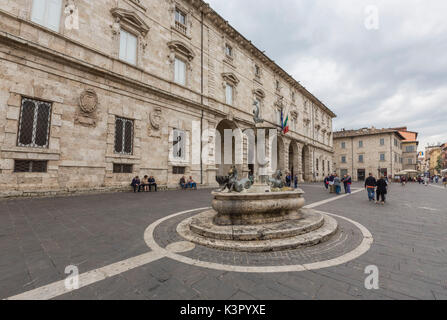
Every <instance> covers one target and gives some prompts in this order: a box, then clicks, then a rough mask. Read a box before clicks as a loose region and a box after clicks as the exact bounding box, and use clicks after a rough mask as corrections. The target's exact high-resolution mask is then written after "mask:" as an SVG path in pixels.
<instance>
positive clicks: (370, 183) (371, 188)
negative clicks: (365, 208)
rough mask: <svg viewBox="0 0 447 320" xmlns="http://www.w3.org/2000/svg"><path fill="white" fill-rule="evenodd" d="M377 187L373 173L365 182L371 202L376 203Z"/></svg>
mask: <svg viewBox="0 0 447 320" xmlns="http://www.w3.org/2000/svg"><path fill="white" fill-rule="evenodd" d="M376 186H377V181H376V178H374V177H373V175H372V173H370V174H369V177H368V178H366V180H365V188H366V190H367V191H368V198H369V201H374V194H375V190H376Z"/></svg>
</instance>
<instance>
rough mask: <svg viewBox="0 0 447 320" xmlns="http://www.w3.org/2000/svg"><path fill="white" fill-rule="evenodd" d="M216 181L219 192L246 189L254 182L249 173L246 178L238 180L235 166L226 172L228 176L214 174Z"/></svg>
mask: <svg viewBox="0 0 447 320" xmlns="http://www.w3.org/2000/svg"><path fill="white" fill-rule="evenodd" d="M216 181H217V183H218V184H219V186H220V187H221V188H220V189H219V192H225V190H227V192H239V193H240V192H243V191H244V190H248V189H250V188H251V186H252V185H253V183H254V178H253V176H252V175H250V176H249V177H248V178H245V179H241V180H238V171H237V169H236V167H232V168H231V169H230V171H229V172H228V176H216Z"/></svg>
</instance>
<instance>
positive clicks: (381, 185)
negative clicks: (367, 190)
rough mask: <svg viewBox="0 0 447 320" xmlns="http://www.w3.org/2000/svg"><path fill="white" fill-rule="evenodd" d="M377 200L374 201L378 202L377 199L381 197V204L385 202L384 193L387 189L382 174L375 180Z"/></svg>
mask: <svg viewBox="0 0 447 320" xmlns="http://www.w3.org/2000/svg"><path fill="white" fill-rule="evenodd" d="M376 184H377V201H376V203H379V199H380V198H381V199H382V202H381V204H382V205H384V204H385V195H386V194H387V193H388V190H387V186H388V185H387V183H386V180H385V177H384V176H382V177H381V178H380V179H379V180H377V183H376Z"/></svg>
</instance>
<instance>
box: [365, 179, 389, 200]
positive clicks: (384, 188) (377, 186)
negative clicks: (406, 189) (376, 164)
mask: <svg viewBox="0 0 447 320" xmlns="http://www.w3.org/2000/svg"><path fill="white" fill-rule="evenodd" d="M388 183H389V181H388V178H387V177H386V176H384V175H382V176H381V177H380V178H379V179H378V180H377V179H376V178H374V176H373V174H372V173H370V174H369V177H368V178H366V180H365V189H366V190H367V191H368V199H369V201H374V200H376V203H377V204H378V203H381V204H382V205H384V204H385V201H386V195H387V193H388ZM375 194H376V195H377V199H375Z"/></svg>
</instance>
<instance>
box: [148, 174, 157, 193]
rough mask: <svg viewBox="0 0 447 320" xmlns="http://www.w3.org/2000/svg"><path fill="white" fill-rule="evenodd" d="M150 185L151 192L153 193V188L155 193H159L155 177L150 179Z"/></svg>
mask: <svg viewBox="0 0 447 320" xmlns="http://www.w3.org/2000/svg"><path fill="white" fill-rule="evenodd" d="M148 184H149V191H151V192H152V187H154V189H155V192H157V182H156V181H155V178H154V177H150V178H149V179H148Z"/></svg>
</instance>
